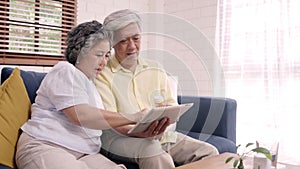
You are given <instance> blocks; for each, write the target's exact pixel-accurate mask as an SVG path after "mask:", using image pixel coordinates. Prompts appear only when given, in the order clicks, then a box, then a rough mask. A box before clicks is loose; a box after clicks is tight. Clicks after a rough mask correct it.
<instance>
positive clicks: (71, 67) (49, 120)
mask: <svg viewBox="0 0 300 169" xmlns="http://www.w3.org/2000/svg"><path fill="white" fill-rule="evenodd" d="M67 43H68V46H67V49H66V52H65V57H66V60H67V61H61V62H59V63H57V64H56V65H55V66H54V67H53V68H52V69H51V71H50V72H49V73H48V74H47V75H46V77H45V78H44V80H43V81H42V83H41V86H40V88H39V89H38V91H37V97H36V100H35V103H34V104H33V105H32V116H31V119H30V120H29V121H28V122H26V123H25V124H24V125H23V126H22V130H23V133H22V135H21V136H20V139H19V141H18V145H17V152H16V163H17V166H18V168H19V169H34V168H43V169H48V168H51V169H70V168H72V169H96V168H97V169H99V168H103V169H107V168H125V167H124V166H123V165H117V164H115V163H113V162H112V161H110V160H108V159H107V158H105V157H104V156H103V155H101V154H99V151H100V148H101V140H100V136H101V134H102V130H103V129H108V128H112V127H118V126H122V125H127V124H134V123H135V122H134V121H138V120H139V119H140V118H141V116H142V115H143V114H144V113H136V114H135V115H134V114H133V115H127V114H123V113H121V114H120V113H116V112H109V111H106V110H103V104H102V100H101V97H100V95H99V94H98V92H97V90H96V88H95V86H94V84H93V80H94V78H95V77H96V76H97V75H99V73H100V72H101V70H102V69H103V68H104V67H105V65H106V63H107V60H108V59H109V56H110V48H111V46H110V34H109V32H107V31H105V30H104V29H103V27H102V24H100V23H99V22H97V21H91V22H86V23H82V24H80V25H78V26H77V27H75V28H74V29H73V30H72V31H71V32H70V33H69V34H68V39H67ZM124 116H126V118H125V117H124Z"/></svg>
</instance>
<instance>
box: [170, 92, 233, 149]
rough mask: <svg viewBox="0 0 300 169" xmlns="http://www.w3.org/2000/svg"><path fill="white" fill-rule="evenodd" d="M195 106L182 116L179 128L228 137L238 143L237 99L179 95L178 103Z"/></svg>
mask: <svg viewBox="0 0 300 169" xmlns="http://www.w3.org/2000/svg"><path fill="white" fill-rule="evenodd" d="M189 102H193V103H194V106H193V107H192V108H191V109H190V110H189V111H188V112H186V113H185V114H184V115H183V116H181V118H180V120H179V121H178V123H177V128H176V129H177V130H179V131H181V132H182V131H186V133H188V132H195V133H203V134H205V135H215V136H220V137H224V138H227V139H229V140H231V141H233V142H234V143H236V107H237V103H236V100H234V99H231V98H220V97H199V96H178V103H180V104H182V103H189Z"/></svg>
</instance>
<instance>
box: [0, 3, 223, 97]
mask: <svg viewBox="0 0 300 169" xmlns="http://www.w3.org/2000/svg"><path fill="white" fill-rule="evenodd" d="M124 8H130V9H134V10H137V11H140V12H145V13H146V12H156V13H157V14H158V16H159V17H158V19H155V21H154V20H151V22H150V23H149V24H150V25H149V26H147V24H144V25H146V30H147V29H148V28H149V29H150V27H152V26H156V27H162V29H163V30H164V31H165V32H163V33H161V32H154V33H151V34H150V33H147V32H146V33H145V34H144V35H143V42H142V43H143V44H142V52H143V53H144V54H146V53H147V54H148V55H146V56H145V57H148V58H151V59H156V60H158V61H160V62H161V63H162V64H163V65H164V67H165V69H166V70H167V71H168V73H170V75H172V76H175V77H176V78H177V79H178V81H179V86H178V87H179V89H178V93H179V94H185V95H215V92H214V87H213V84H214V83H215V82H213V78H214V77H215V78H216V77H218V76H216V74H214V72H215V71H214V69H216V68H215V66H214V65H216V64H218V63H217V61H216V60H215V59H213V56H211V53H210V52H209V51H210V50H211V46H212V45H211V44H213V43H214V38H215V36H214V34H215V26H216V14H217V12H216V11H217V0H184V1H182V0H78V17H77V21H78V24H79V23H82V22H85V21H90V20H93V19H95V20H98V21H101V22H102V21H103V19H104V17H105V16H106V15H108V14H109V13H111V12H113V11H115V10H118V9H124ZM169 17H171V18H172V19H173V20H172V21H170V20H169V19H168V18H169ZM195 30H196V32H195ZM199 34H200V35H203V36H202V38H199V36H195V35H199ZM194 44H196V45H194ZM2 66H3V65H2ZM2 66H0V68H1V67H2ZM22 68H23V69H26V70H28V69H30V70H37V71H43V72H45V71H48V70H49V68H39V67H29V68H28V67H22Z"/></svg>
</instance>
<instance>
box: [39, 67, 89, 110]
mask: <svg viewBox="0 0 300 169" xmlns="http://www.w3.org/2000/svg"><path fill="white" fill-rule="evenodd" d="M89 83H90V82H89V80H88V78H87V77H86V76H85V75H84V74H83V73H82V72H81V71H80V70H78V69H77V68H75V67H74V66H73V65H71V64H69V63H67V62H65V63H58V64H57V65H55V66H54V67H53V69H52V70H51V71H50V72H49V73H48V74H47V75H46V77H45V79H44V80H43V82H42V84H41V87H40V89H39V90H38V96H41V97H42V96H44V97H46V99H44V100H49V101H50V102H51V103H52V105H53V106H54V107H55V108H56V109H57V110H62V109H64V108H67V107H71V106H74V105H77V104H89V103H90V97H89V94H88V85H89Z"/></svg>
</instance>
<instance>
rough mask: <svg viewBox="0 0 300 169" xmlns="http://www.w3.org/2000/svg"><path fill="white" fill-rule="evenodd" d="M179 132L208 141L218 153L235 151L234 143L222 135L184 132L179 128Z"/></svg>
mask: <svg viewBox="0 0 300 169" xmlns="http://www.w3.org/2000/svg"><path fill="white" fill-rule="evenodd" d="M179 132H181V133H183V134H186V135H188V136H190V137H192V138H195V139H197V140H202V141H205V142H207V143H210V144H211V145H213V146H215V147H216V148H217V149H218V151H219V153H220V154H221V153H225V152H231V153H236V145H235V143H234V142H233V141H231V140H229V139H226V138H224V137H220V136H215V135H210V134H203V133H198V132H186V131H180V130H179Z"/></svg>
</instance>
